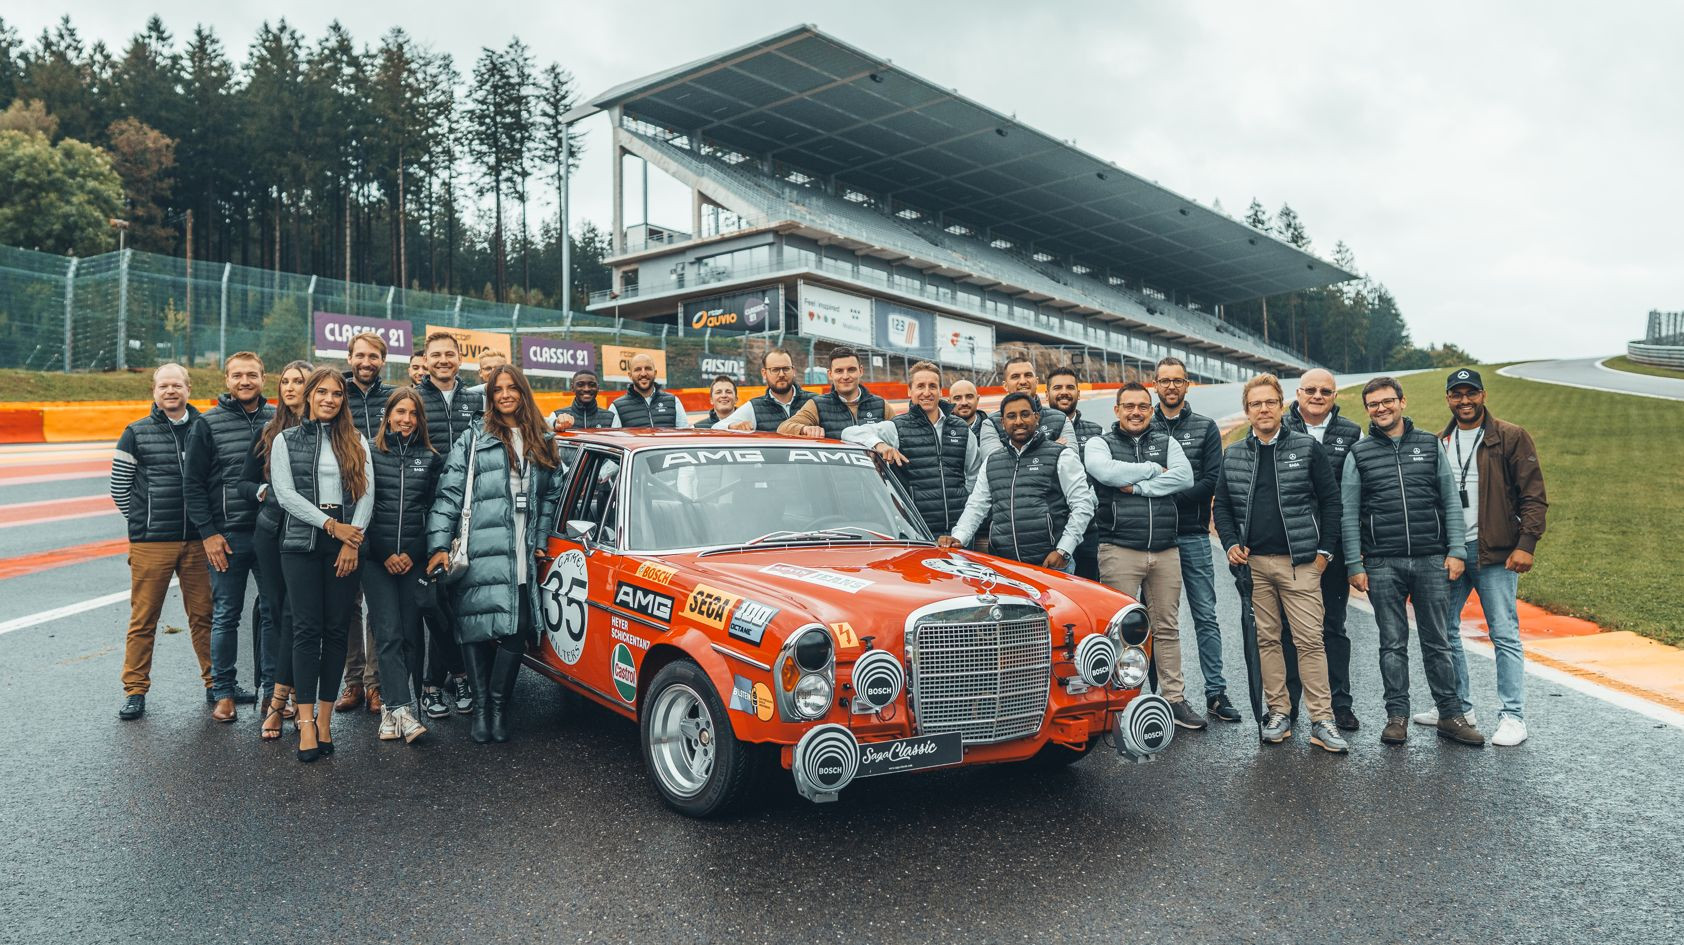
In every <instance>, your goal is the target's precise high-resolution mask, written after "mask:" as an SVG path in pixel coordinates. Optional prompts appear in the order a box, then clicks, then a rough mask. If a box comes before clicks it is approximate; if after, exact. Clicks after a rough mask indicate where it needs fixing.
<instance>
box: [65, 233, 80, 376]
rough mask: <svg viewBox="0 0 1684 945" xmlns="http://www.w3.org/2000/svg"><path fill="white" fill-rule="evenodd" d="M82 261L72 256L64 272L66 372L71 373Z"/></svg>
mask: <svg viewBox="0 0 1684 945" xmlns="http://www.w3.org/2000/svg"><path fill="white" fill-rule="evenodd" d="M81 262H82V260H80V259H78V258H77V257H75V256H72V257H70V268H69V269H68V270H66V271H65V273H64V373H66V374H69V373H70V352H71V349H72V348H73V347H74V346H75V343H76V333H75V331H74V330H73V329H72V325H73V323H74V321H75V310H76V267H77V266H78V265H79V264H80V263H81Z"/></svg>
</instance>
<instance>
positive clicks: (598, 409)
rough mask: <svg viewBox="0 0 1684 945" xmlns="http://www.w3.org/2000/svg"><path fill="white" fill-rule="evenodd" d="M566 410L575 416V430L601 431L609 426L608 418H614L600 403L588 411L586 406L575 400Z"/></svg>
mask: <svg viewBox="0 0 1684 945" xmlns="http://www.w3.org/2000/svg"><path fill="white" fill-rule="evenodd" d="M564 409H565V410H566V412H567V413H569V414H571V415H572V416H573V429H575V430H601V429H603V428H605V427H607V426H609V423H608V418H609V417H610V416H612V414H611V413H610V412H609V410H608V408H606V407H603V406H602V405H601V404H598V403H592V404H591V406H590V408H589V409H586V408H585V406H584V405H582V404H580V403H579V402H578V401H577V400H575V401H574V402H573V403H571V404H568V405H567V406H566V407H565V408H564Z"/></svg>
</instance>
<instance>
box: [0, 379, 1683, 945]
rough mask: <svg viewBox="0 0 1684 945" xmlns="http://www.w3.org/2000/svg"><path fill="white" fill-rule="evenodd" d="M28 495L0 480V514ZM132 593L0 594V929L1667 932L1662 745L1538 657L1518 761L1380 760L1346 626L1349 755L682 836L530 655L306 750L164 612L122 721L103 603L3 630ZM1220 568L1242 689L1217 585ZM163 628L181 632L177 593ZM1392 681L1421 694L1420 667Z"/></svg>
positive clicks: (1229, 746) (622, 736) (75, 487)
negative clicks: (440, 715)
mask: <svg viewBox="0 0 1684 945" xmlns="http://www.w3.org/2000/svg"><path fill="white" fill-rule="evenodd" d="M1195 402H1196V401H1195ZM104 488H105V483H104V480H103V479H87V480H74V481H69V482H65V483H62V484H59V486H58V487H57V488H56V489H54V488H50V489H49V490H48V491H49V492H51V494H52V496H53V497H64V496H74V495H98V494H100V493H101V492H102V491H103V490H104ZM41 498H43V494H42V492H41V490H39V489H38V487H36V486H6V485H4V483H3V480H0V508H4V507H5V506H7V505H11V504H13V503H18V502H26V501H36V500H39V499H41ZM121 534H122V530H121V527H120V523H119V522H118V520H117V518H116V516H115V514H114V513H113V514H109V515H105V516H102V517H93V518H86V519H73V520H66V521H59V522H53V523H51V524H47V525H40V526H29V525H19V526H12V527H7V528H4V529H3V530H0V536H4V538H5V539H7V544H8V550H7V551H6V552H5V555H7V556H12V555H24V554H28V553H29V552H30V550H31V549H34V550H37V551H41V550H48V549H52V548H59V547H64V546H67V545H77V544H91V543H95V542H99V541H102V540H106V539H110V538H113V537H121ZM126 586H127V574H126V567H125V565H124V562H123V558H122V557H121V556H120V555H118V556H112V557H106V558H101V559H97V560H93V561H87V562H82V563H75V564H68V565H64V566H60V567H55V568H51V569H48V570H43V571H38V572H35V573H28V574H22V575H19V576H16V577H12V578H9V579H4V580H0V588H3V589H4V593H0V719H3V720H4V724H0V791H3V792H4V794H3V796H4V798H5V801H4V803H5V807H4V811H5V817H4V822H5V829H4V830H0V863H4V864H5V865H6V868H5V869H4V870H3V871H0V916H3V917H4V919H3V921H0V942H6V943H10V942H28V943H36V942H72V941H73V942H78V943H94V942H137V941H138V942H152V941H157V942H184V943H197V942H206V943H212V942H214V943H222V942H252V943H275V942H309V941H345V942H388V941H389V942H405V943H427V942H441V943H469V945H479V943H495V942H530V941H591V942H595V941H615V942H620V941H625V942H647V941H661V942H667V941H698V942H715V941H719V942H725V941H729V942H733V943H739V942H763V941H764V942H787V941H791V940H807V941H837V942H860V941H869V942H932V941H939V942H1004V941H1034V942H1040V941H1048V940H1052V941H1061V942H1066V941H1067V942H1089V941H1093V942H1100V941H1103V942H1117V941H1143V942H1160V941H1161V942H1286V941H1292V942H1398V941H1431V942H1435V943H1437V942H1470V943H1475V942H1477V943H1494V942H1495V943H1510V942H1591V941H1595V942H1606V943H1626V942H1644V943H1647V942H1655V943H1676V942H1678V941H1681V940H1684V907H1681V905H1680V900H1679V897H1678V894H1677V881H1678V856H1679V854H1678V851H1679V849H1680V848H1681V847H1684V797H1681V795H1680V792H1679V791H1678V790H1677V787H1676V783H1677V782H1676V779H1677V777H1678V772H1679V771H1681V770H1684V731H1681V730H1680V729H1678V728H1674V727H1671V726H1669V725H1665V724H1660V723H1657V722H1655V721H1652V720H1650V719H1648V718H1645V717H1643V716H1640V715H1637V714H1635V713H1633V712H1630V711H1627V710H1625V709H1622V708H1618V707H1616V706H1614V705H1612V704H1610V703H1607V702H1604V701H1601V700H1599V699H1597V698H1594V697H1593V696H1591V695H1587V694H1585V693H1583V692H1581V691H1578V690H1575V689H1568V688H1563V687H1561V686H1559V685H1556V684H1554V683H1552V682H1549V681H1546V680H1543V679H1539V678H1534V677H1529V679H1528V706H1527V710H1528V720H1529V722H1530V725H1531V727H1532V732H1533V737H1532V740H1531V741H1529V742H1528V743H1527V744H1525V745H1523V746H1521V747H1519V748H1512V749H1496V748H1490V747H1487V748H1485V749H1469V748H1465V747H1462V746H1457V745H1452V744H1448V743H1440V741H1439V740H1438V739H1436V738H1435V737H1434V736H1433V735H1432V733H1431V732H1430V731H1429V730H1427V729H1423V728H1419V727H1415V728H1414V730H1413V732H1412V738H1411V741H1410V743H1409V744H1408V745H1407V746H1405V747H1403V748H1385V747H1383V746H1381V745H1380V744H1379V742H1378V737H1377V736H1378V728H1379V725H1380V723H1381V722H1382V719H1381V718H1380V715H1381V708H1380V683H1379V673H1378V668H1377V656H1376V642H1375V641H1376V631H1375V628H1374V624H1373V621H1372V618H1370V617H1369V615H1368V614H1366V613H1365V612H1363V611H1361V610H1356V609H1353V610H1352V611H1351V614H1350V626H1351V633H1352V637H1353V644H1354V646H1353V649H1354V656H1353V675H1354V677H1355V691H1356V694H1357V711H1358V713H1359V714H1360V715H1361V716H1362V718H1363V721H1364V728H1363V730H1362V731H1361V732H1359V733H1357V734H1356V735H1355V736H1354V740H1353V751H1352V753H1351V754H1350V755H1349V756H1347V757H1334V756H1331V755H1326V754H1324V753H1321V752H1319V751H1316V750H1315V749H1313V748H1311V747H1310V746H1309V745H1308V742H1307V739H1306V736H1307V734H1308V733H1307V731H1306V730H1305V729H1303V728H1302V727H1300V730H1299V731H1298V733H1297V734H1296V735H1295V736H1294V737H1293V739H1292V740H1291V741H1290V742H1289V743H1288V744H1286V745H1282V746H1276V747H1263V746H1260V745H1259V744H1258V742H1257V739H1256V730H1255V728H1254V727H1253V725H1252V724H1251V723H1250V721H1249V720H1248V721H1247V722H1246V723H1243V724H1240V725H1222V726H1220V727H1218V728H1216V729H1213V730H1211V731H1206V732H1194V733H1181V734H1180V735H1179V736H1178V738H1177V740H1176V742H1175V744H1174V745H1172V746H1171V748H1170V750H1169V752H1168V753H1167V754H1166V756H1165V757H1164V758H1163V759H1162V760H1160V761H1158V762H1155V763H1152V764H1146V765H1131V764H1127V763H1125V762H1123V761H1121V760H1120V759H1119V758H1118V757H1117V756H1116V755H1115V753H1114V752H1112V751H1111V750H1109V749H1107V748H1101V749H1099V750H1097V751H1096V752H1095V753H1094V754H1093V755H1091V756H1090V757H1089V758H1087V759H1086V760H1085V761H1083V762H1081V763H1079V764H1077V765H1075V766H1073V767H1071V768H1069V769H1066V770H1062V771H1054V772H1046V771H1039V770H1033V769H1030V768H1027V767H1023V766H1002V767H994V768H978V769H967V770H950V771H942V772H933V773H926V774H922V775H909V776H899V777H887V778H880V779H875V780H868V781H862V782H857V783H856V784H854V785H853V786H851V787H849V788H848V789H847V790H846V791H845V792H844V793H843V796H842V799H841V800H840V801H839V802H838V803H835V804H830V805H822V806H815V805H811V804H808V803H807V802H805V801H802V800H800V799H799V798H798V797H796V796H795V795H794V792H793V791H792V790H788V789H787V788H785V789H782V790H778V791H776V792H774V793H773V795H772V796H771V797H770V798H769V799H768V800H767V803H766V806H764V807H762V808H760V809H757V810H755V811H752V812H750V813H747V814H744V815H741V816H738V817H736V818H733V819H728V820H724V821H719V822H695V821H690V820H686V819H684V818H681V817H679V816H677V815H674V814H672V813H670V812H668V811H667V810H666V809H665V808H664V807H662V806H661V804H660V803H659V801H658V800H656V798H655V796H654V794H653V791H652V789H651V788H650V787H649V785H648V783H647V781H646V779H645V775H644V772H643V766H642V763H641V760H640V757H639V752H638V745H637V734H636V730H635V728H634V727H633V726H632V725H631V724H629V723H626V722H623V721H621V720H618V719H617V718H614V717H611V716H609V715H607V714H606V713H604V712H601V711H597V710H586V711H584V712H581V713H578V714H577V715H575V716H573V717H564V716H563V713H562V709H561V700H560V699H559V694H558V691H557V689H556V687H555V686H554V685H553V684H551V683H549V682H547V681H545V680H543V679H540V678H538V677H537V676H536V675H534V674H532V673H530V672H528V673H526V674H524V676H523V679H522V682H521V685H520V687H519V691H518V694H517V697H516V698H517V703H516V719H515V726H514V728H515V732H514V735H515V740H514V741H513V742H511V743H510V744H508V745H505V746H479V745H475V744H473V743H472V742H471V741H470V740H469V739H468V737H467V724H466V721H465V719H463V718H461V717H453V718H451V719H450V720H448V721H445V722H443V723H440V724H433V731H432V732H431V733H429V735H428V736H426V737H425V738H423V740H422V741H420V742H418V743H417V744H416V745H414V746H408V747H406V746H404V745H402V744H401V743H381V742H378V741H376V740H375V738H374V729H375V721H376V720H375V719H374V718H373V717H372V716H369V715H367V714H366V713H357V714H355V715H353V716H350V717H346V716H340V717H339V719H338V720H337V722H336V725H335V736H334V737H335V741H336V744H337V745H338V746H339V751H338V753H337V754H336V755H335V756H334V757H333V758H331V759H328V760H324V761H321V762H318V763H316V764H314V765H308V766H306V765H300V764H298V763H297V762H296V761H294V760H293V759H292V753H291V749H290V745H291V741H292V740H291V739H290V738H288V739H287V740H285V741H283V742H282V743H280V744H262V743H260V742H259V741H258V739H257V728H258V721H257V715H256V713H255V712H254V711H253V710H252V709H251V708H249V707H242V714H241V718H240V720H239V721H238V722H236V723H234V724H230V725H217V724H215V723H213V722H211V721H210V720H209V719H208V716H207V712H206V706H205V705H204V702H203V699H202V695H201V692H200V689H199V681H198V672H197V667H196V665H195V664H194V661H193V658H192V654H191V649H190V647H189V645H188V641H187V634H186V633H185V632H184V631H183V632H176V633H169V632H163V633H160V635H159V644H158V654H157V659H156V661H155V664H154V686H153V690H152V695H151V696H150V698H149V700H148V702H149V704H148V712H147V715H146V717H145V718H144V719H143V720H141V721H139V722H135V723H121V722H118V721H117V720H116V719H115V717H114V714H115V712H116V709H117V707H118V705H119V704H120V702H121V698H122V697H121V687H120V686H119V685H118V675H119V671H120V666H121V658H122V642H123V626H124V623H125V620H126V615H127V605H126V602H119V603H114V604H109V605H105V606H101V607H96V608H94V609H90V610H87V611H85V612H83V613H79V614H76V615H73V616H70V617H65V618H62V619H58V620H52V621H48V622H44V623H40V624H36V625H33V626H24V627H21V628H18V629H12V630H6V629H5V628H6V627H8V626H15V625H16V624H17V623H18V619H19V618H21V617H26V616H27V615H30V614H35V613H39V612H41V611H44V610H47V609H50V608H54V607H60V606H63V605H66V604H73V603H75V602H77V601H81V600H86V599H88V598H92V597H98V596H101V595H106V594H109V593H111V592H113V591H121V590H123V589H125V588H126ZM1217 586H1218V597H1219V611H1220V613H1221V616H1222V621H1223V629H1224V631H1225V647H1226V648H1225V652H1226V653H1227V654H1228V655H1229V659H1228V664H1229V665H1228V666H1227V667H1226V669H1227V675H1228V677H1229V686H1230V692H1231V693H1232V695H1233V696H1234V699H1235V701H1236V702H1238V703H1241V704H1243V703H1244V701H1245V696H1244V682H1243V678H1244V677H1243V664H1242V663H1241V660H1240V659H1239V656H1238V654H1239V640H1238V622H1237V620H1236V619H1235V615H1236V613H1237V606H1238V603H1237V596H1236V594H1235V592H1234V589H1233V587H1232V585H1231V584H1230V583H1229V582H1228V581H1226V580H1219V581H1218V582H1217ZM163 624H164V625H165V626H166V627H171V626H173V627H182V626H184V625H185V620H184V617H183V614H182V610H181V607H180V603H179V598H177V597H176V596H175V595H174V594H173V593H172V596H171V600H170V602H169V603H168V605H167V606H166V608H165V613H164V620H163ZM1183 624H1184V625H1186V626H1189V627H1190V626H1191V624H1190V620H1188V619H1187V617H1186V615H1185V613H1184V615H1183ZM1188 636H1189V637H1190V636H1191V634H1190V633H1189V634H1188ZM1185 652H1186V657H1187V660H1186V661H1187V664H1188V674H1189V679H1190V680H1191V681H1192V683H1193V686H1194V687H1195V689H1196V687H1197V685H1198V680H1199V678H1200V675H1199V670H1198V668H1197V659H1196V655H1195V653H1194V650H1193V647H1192V644H1191V641H1190V640H1189V641H1187V643H1186V644H1185ZM1416 659H1417V661H1418V657H1417V658H1416ZM245 665H249V656H247V655H245V651H244V650H242V671H241V681H242V682H243V683H245V682H249V677H248V675H247V670H246V669H245V668H244V666H245ZM1469 671H1470V673H1471V674H1472V679H1473V687H1474V692H1475V702H1476V704H1477V707H1478V711H1479V712H1480V714H1481V715H1482V716H1483V718H1482V719H1481V721H1482V724H1483V726H1484V727H1485V728H1486V730H1487V731H1489V730H1490V727H1491V724H1492V723H1493V722H1494V721H1495V710H1496V706H1495V704H1494V698H1495V679H1494V672H1493V667H1492V664H1491V663H1490V662H1489V660H1487V659H1485V658H1483V657H1480V656H1476V655H1473V654H1471V653H1470V655H1469ZM1412 689H1413V691H1414V692H1415V694H1416V701H1417V703H1418V704H1422V705H1424V704H1425V703H1426V696H1425V693H1426V690H1425V683H1424V680H1423V679H1422V677H1421V675H1420V673H1419V671H1418V670H1417V671H1416V672H1415V675H1414V679H1413V682H1412Z"/></svg>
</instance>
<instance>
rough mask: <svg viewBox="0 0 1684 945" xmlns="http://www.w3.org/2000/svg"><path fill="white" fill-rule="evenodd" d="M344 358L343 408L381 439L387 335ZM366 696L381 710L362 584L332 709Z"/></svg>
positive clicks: (388, 391)
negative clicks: (342, 679) (341, 683)
mask: <svg viewBox="0 0 1684 945" xmlns="http://www.w3.org/2000/svg"><path fill="white" fill-rule="evenodd" d="M346 360H347V362H348V363H349V364H350V366H351V367H350V370H348V371H346V372H345V411H346V412H347V413H349V414H350V415H351V423H352V425H354V426H355V427H356V428H357V432H358V433H361V434H362V435H363V436H364V437H365V438H366V439H367V440H368V442H370V443H374V442H377V441H378V440H379V439H380V426H381V424H382V423H383V422H385V420H386V398H387V397H390V396H391V395H392V390H393V388H392V385H390V384H388V383H386V382H385V381H383V380H381V379H380V378H381V375H382V374H383V373H384V372H385V370H386V339H384V338H382V337H380V336H379V335H378V334H376V333H374V332H372V331H365V332H362V333H360V334H358V335H357V336H356V337H354V338H352V339H351V346H350V349H349V354H348V356H347V358H346ZM365 699H366V700H367V702H368V710H369V711H370V712H373V713H375V714H379V712H380V708H381V701H380V663H379V659H378V657H377V656H376V655H375V652H374V640H373V639H372V637H371V636H370V635H369V633H368V627H367V625H366V622H365V621H364V619H363V599H362V589H361V588H358V589H357V599H356V601H355V603H353V604H352V607H351V625H350V627H349V628H347V629H346V633H345V685H344V688H343V690H342V691H341V692H340V694H339V701H338V702H336V703H334V710H335V711H338V712H349V711H351V710H352V709H355V708H356V707H358V706H360V705H362V704H363V702H364V700H365Z"/></svg>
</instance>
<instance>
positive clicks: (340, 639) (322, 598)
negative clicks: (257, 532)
mask: <svg viewBox="0 0 1684 945" xmlns="http://www.w3.org/2000/svg"><path fill="white" fill-rule="evenodd" d="M338 555H339V542H337V541H334V540H332V539H330V538H328V537H327V536H326V535H318V536H317V537H316V550H315V551H310V552H303V553H297V552H288V551H283V552H282V553H281V572H282V573H283V574H285V575H286V584H287V602H288V603H289V605H290V606H291V607H292V684H293V687H294V691H295V692H296V693H297V695H296V696H295V698H296V699H297V701H298V704H299V705H306V704H308V703H310V702H315V701H323V702H332V701H333V700H335V699H338V698H339V681H340V678H341V677H342V676H343V675H344V673H345V635H346V631H347V630H348V628H349V627H350V623H351V604H352V602H353V601H355V600H356V597H357V575H356V574H355V573H354V572H353V573H351V574H348V575H346V576H345V577H339V576H337V575H335V574H334V568H333V561H334V559H335V558H336V557H338Z"/></svg>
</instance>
